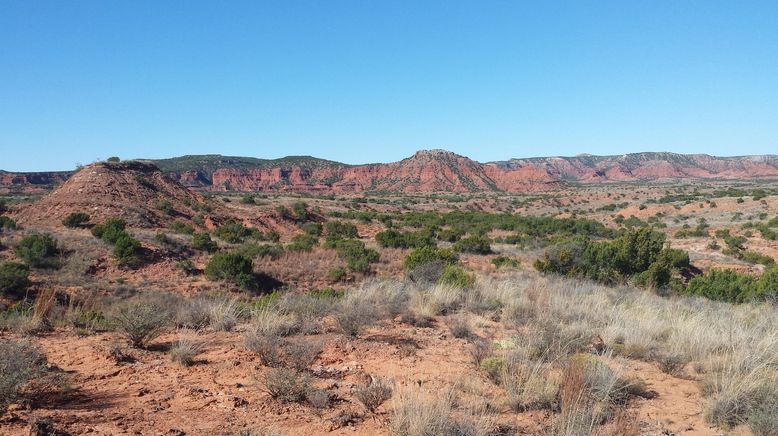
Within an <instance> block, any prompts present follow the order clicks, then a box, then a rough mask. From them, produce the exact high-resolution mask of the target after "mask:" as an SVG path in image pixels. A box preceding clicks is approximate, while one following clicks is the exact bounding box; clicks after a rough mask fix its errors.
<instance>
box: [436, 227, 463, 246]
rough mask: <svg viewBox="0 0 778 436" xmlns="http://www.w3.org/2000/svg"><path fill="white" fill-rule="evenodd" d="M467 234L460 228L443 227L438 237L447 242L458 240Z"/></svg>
mask: <svg viewBox="0 0 778 436" xmlns="http://www.w3.org/2000/svg"><path fill="white" fill-rule="evenodd" d="M464 235H465V232H464V231H462V230H459V229H443V230H440V231H439V232H438V239H440V240H441V241H446V242H452V243H453V242H457V241H458V240H460V239H461V238H462V236H464Z"/></svg>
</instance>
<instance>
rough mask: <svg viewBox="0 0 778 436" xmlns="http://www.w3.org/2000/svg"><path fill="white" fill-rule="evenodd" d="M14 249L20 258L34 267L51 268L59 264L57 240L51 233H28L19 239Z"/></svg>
mask: <svg viewBox="0 0 778 436" xmlns="http://www.w3.org/2000/svg"><path fill="white" fill-rule="evenodd" d="M14 251H15V252H16V255H17V256H18V257H19V258H20V259H22V260H24V262H25V263H26V264H27V265H29V266H31V267H33V268H51V267H55V266H57V265H58V262H57V261H58V259H57V258H56V256H57V253H58V247H57V240H56V239H54V238H53V237H51V235H43V234H31V235H27V236H25V237H24V238H22V240H21V241H19V243H18V244H17V245H16V249H15V250H14Z"/></svg>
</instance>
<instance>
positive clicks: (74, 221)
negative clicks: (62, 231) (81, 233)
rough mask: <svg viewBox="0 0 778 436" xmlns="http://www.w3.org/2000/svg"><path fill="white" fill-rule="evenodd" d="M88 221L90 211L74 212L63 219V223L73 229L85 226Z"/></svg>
mask: <svg viewBox="0 0 778 436" xmlns="http://www.w3.org/2000/svg"><path fill="white" fill-rule="evenodd" d="M87 222H89V214H88V213H84V212H73V213H71V214H70V215H68V216H66V217H65V218H64V219H63V220H62V225H63V226H65V227H68V228H71V229H75V228H76V227H81V226H83V225H84V224H86V223H87Z"/></svg>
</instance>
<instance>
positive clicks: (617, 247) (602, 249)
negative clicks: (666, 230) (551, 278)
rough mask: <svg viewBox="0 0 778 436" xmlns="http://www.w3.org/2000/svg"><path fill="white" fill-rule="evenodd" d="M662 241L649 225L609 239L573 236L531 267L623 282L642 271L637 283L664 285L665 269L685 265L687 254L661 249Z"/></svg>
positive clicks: (660, 234) (548, 250) (606, 281)
mask: <svg viewBox="0 0 778 436" xmlns="http://www.w3.org/2000/svg"><path fill="white" fill-rule="evenodd" d="M664 241H665V236H664V234H662V233H659V232H656V231H654V230H652V229H651V228H641V229H639V230H637V231H632V232H628V233H625V234H624V235H622V236H620V237H619V238H617V239H615V240H613V241H603V242H593V241H591V240H589V239H588V238H577V239H573V240H569V241H566V242H562V243H559V244H556V245H554V246H552V247H550V248H549V249H547V250H546V252H545V253H544V255H543V258H542V259H538V260H537V261H535V268H536V269H537V270H538V271H541V272H544V273H545V272H552V273H556V274H561V275H567V276H581V277H586V278H589V279H592V280H596V281H600V282H603V283H618V282H625V281H627V280H628V279H629V278H631V277H633V276H635V275H638V274H641V273H644V272H645V274H641V276H640V277H638V278H637V279H638V280H637V281H638V282H650V283H652V284H653V285H655V286H664V285H666V284H667V282H668V281H669V276H668V274H667V273H668V272H669V273H672V271H671V270H672V269H673V268H679V267H681V265H688V255H685V254H684V253H683V252H681V251H680V250H672V251H669V250H665V249H663V247H664ZM655 263H656V265H654V264H655ZM652 265H653V267H652ZM649 269H651V271H649ZM647 271H648V272H647ZM665 278H666V280H665ZM657 280H658V281H657Z"/></svg>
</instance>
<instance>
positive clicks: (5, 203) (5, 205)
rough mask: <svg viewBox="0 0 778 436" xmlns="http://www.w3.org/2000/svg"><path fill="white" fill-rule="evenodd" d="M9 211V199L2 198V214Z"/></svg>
mask: <svg viewBox="0 0 778 436" xmlns="http://www.w3.org/2000/svg"><path fill="white" fill-rule="evenodd" d="M6 212H8V200H6V199H5V198H0V214H4V213H6Z"/></svg>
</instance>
